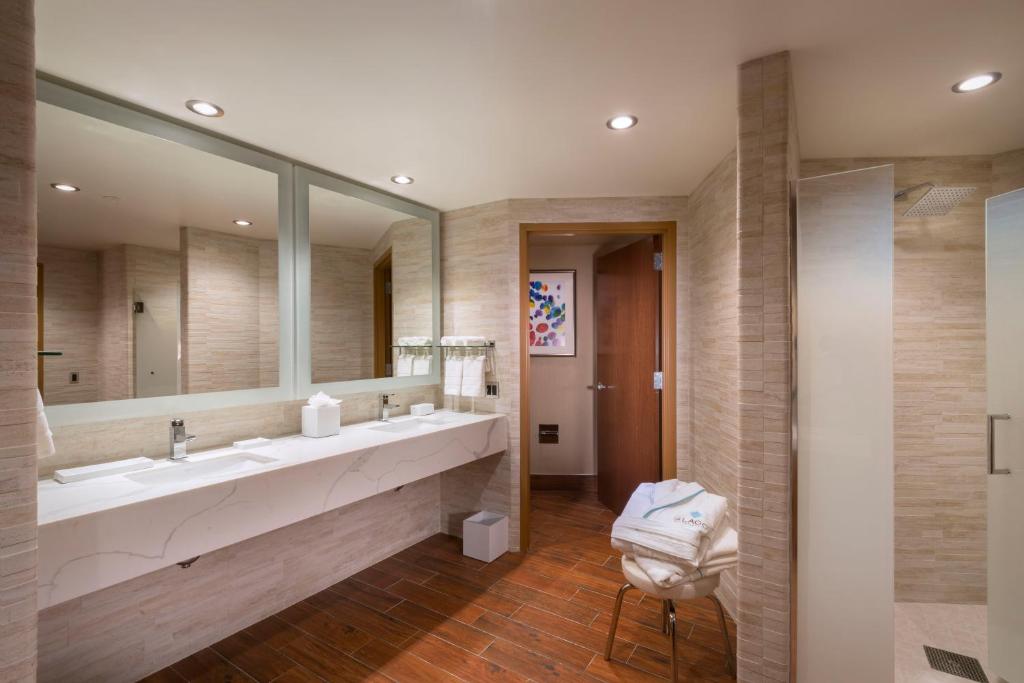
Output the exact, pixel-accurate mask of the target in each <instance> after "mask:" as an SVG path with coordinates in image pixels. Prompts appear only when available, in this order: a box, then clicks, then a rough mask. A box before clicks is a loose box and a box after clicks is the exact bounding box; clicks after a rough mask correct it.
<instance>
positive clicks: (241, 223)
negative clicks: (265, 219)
mask: <svg viewBox="0 0 1024 683" xmlns="http://www.w3.org/2000/svg"><path fill="white" fill-rule="evenodd" d="M232 222H233V223H234V224H235V225H238V226H241V227H243V228H248V227H249V226H251V225H252V221H250V220H246V219H245V218H236V219H235V220H234V221H232Z"/></svg>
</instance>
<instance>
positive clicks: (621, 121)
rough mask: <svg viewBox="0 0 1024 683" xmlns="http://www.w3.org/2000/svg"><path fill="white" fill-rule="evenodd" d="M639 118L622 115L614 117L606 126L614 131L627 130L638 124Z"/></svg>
mask: <svg viewBox="0 0 1024 683" xmlns="http://www.w3.org/2000/svg"><path fill="white" fill-rule="evenodd" d="M637 121H639V119H637V117H635V116H632V115H630V114H620V115H619V116H613V117H611V118H610V119H608V123H607V124H605V125H607V126H608V127H609V128H611V129H612V130H626V129H627V128H632V127H633V126H635V125H636V124H637Z"/></svg>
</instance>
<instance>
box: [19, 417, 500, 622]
mask: <svg viewBox="0 0 1024 683" xmlns="http://www.w3.org/2000/svg"><path fill="white" fill-rule="evenodd" d="M449 419H450V420H452V421H451V422H450V423H445V424H443V425H440V426H431V427H426V426H424V427H422V428H417V429H410V430H409V431H396V432H390V431H379V430H377V429H374V426H375V425H374V424H373V423H370V424H363V425H352V426H348V427H344V428H342V432H341V434H339V435H338V436H333V437H327V438H323V439H309V438H306V437H302V436H291V437H284V438H280V439H275V440H274V441H273V442H272V444H271V445H269V446H265V447H261V448H256V449H250V450H249V451H246V452H245V453H249V454H253V455H255V456H261V457H263V458H264V459H268V460H269V459H270V458H273V459H274V461H273V463H272V464H269V465H265V466H261V467H260V468H259V469H257V470H255V471H250V472H243V473H241V474H235V475H225V476H221V477H219V478H210V477H206V478H204V479H202V480H201V481H200V482H194V481H193V482H188V481H178V480H175V479H174V478H173V476H172V477H171V478H170V479H169V480H159V479H156V481H161V483H158V484H142V483H139V482H138V481H134V480H133V479H131V478H130V476H131V475H112V476H109V477H103V478H101V479H95V480H92V481H85V482H78V483H74V484H58V483H56V482H54V481H52V480H47V481H42V482H40V484H39V508H40V510H39V512H40V515H39V517H40V522H39V524H40V526H39V608H40V609H43V608H46V607H50V606H52V605H56V604H58V603H61V602H64V601H66V600H70V599H72V598H75V597H78V596H81V595H85V594H87V593H92V592H94V591H97V590H100V589H102V588H106V587H108V586H112V585H114V584H117V583H120V582H122V581H126V580H128V579H131V578H134V577H136V576H140V575H142V574H146V573H149V572H152V571H155V570H157V569H160V568H162V567H166V566H169V565H171V564H173V563H176V562H183V561H185V560H188V559H191V558H193V557H195V556H197V555H202V554H203V553H207V552H210V551H212V550H216V549H217V548H223V547H225V546H229V545H231V544H234V543H238V542H239V541H242V540H245V539H247V538H252V537H253V536H258V535H259V534H263V533H266V532H268V531H272V530H274V529H277V528H280V527H283V526H287V525H289V524H293V523H295V522H298V521H301V520H303V519H307V518H310V517H314V516H316V515H319V514H322V513H324V512H326V511H328V510H333V509H335V508H338V507H341V506H343V505H348V504H350V503H354V502H356V501H358V500H362V499H364V498H369V497H370V496H373V495H376V494H378V493H380V492H382V491H387V490H390V489H393V488H396V487H398V486H403V485H405V484H408V483H410V482H413V481H417V480H419V479H423V478H426V477H430V476H433V475H435V474H437V473H439V472H443V471H445V470H449V469H452V468H455V467H459V466H461V465H465V464H467V463H469V462H472V461H474V460H478V459H480V458H484V457H487V456H489V455H493V454H495V453H500V452H503V451H505V450H506V449H507V447H508V422H507V419H506V418H505V417H504V416H502V415H459V414H452V415H451V416H450V418H449ZM406 421H410V420H406ZM389 424H396V425H401V424H402V421H396V422H394V423H389ZM378 425H379V423H378ZM239 453H242V452H241V451H239V450H238V449H233V448H228V449H218V450H216V451H209V452H206V453H197V454H194V455H192V456H190V460H192V459H193V458H194V459H195V461H194V462H196V463H202V462H204V461H205V460H210V459H214V458H217V457H225V456H233V455H235V456H237V454H239ZM175 467H180V464H179V463H171V462H166V461H164V462H161V463H159V464H158V465H157V466H156V467H154V468H151V469H149V470H146V472H147V473H153V472H161V471H166V472H168V473H170V474H172V475H174V474H176V471H175V470H173V469H172V468H175ZM147 476H150V475H147ZM140 478H141V477H140ZM150 480H152V479H149V480H146V481H150ZM199 561H200V562H201V561H202V560H201V559H200V560H199Z"/></svg>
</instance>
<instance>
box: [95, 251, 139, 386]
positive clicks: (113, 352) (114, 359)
mask: <svg viewBox="0 0 1024 683" xmlns="http://www.w3.org/2000/svg"><path fill="white" fill-rule="evenodd" d="M127 268H128V261H127V250H126V247H125V246H124V245H120V246H117V247H111V248H110V249H104V250H103V251H101V252H100V302H99V313H100V319H99V339H98V342H97V348H98V360H99V394H98V396H97V400H100V401H112V400H116V399H122V398H130V397H131V396H132V395H133V394H134V391H133V385H134V376H133V374H132V361H133V356H134V354H133V352H132V337H133V330H132V319H131V315H132V313H131V298H130V293H129V291H128V270H127Z"/></svg>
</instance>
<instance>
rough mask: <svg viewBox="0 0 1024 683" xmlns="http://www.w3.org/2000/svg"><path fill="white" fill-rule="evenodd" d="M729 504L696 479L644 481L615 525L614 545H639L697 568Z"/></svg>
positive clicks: (613, 530) (613, 529)
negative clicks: (695, 480)
mask: <svg viewBox="0 0 1024 683" xmlns="http://www.w3.org/2000/svg"><path fill="white" fill-rule="evenodd" d="M726 507H727V501H726V499H725V498H723V497H722V496H716V495H715V494H713V493H708V492H707V491H705V490H704V487H702V486H700V485H699V484H696V483H692V482H682V481H679V480H678V479H670V480H668V481H663V482H658V483H657V484H641V485H640V487H639V488H637V490H636V491H635V492H634V493H633V496H632V497H631V498H630V501H629V504H627V505H626V509H625V510H624V511H623V513H622V515H621V516H620V517H619V518H618V519H617V520H615V523H614V524H613V525H612V545H613V546H614V547H617V548H619V547H629V546H630V545H632V546H639V547H641V548H646V549H649V550H652V551H655V552H657V553H663V554H664V555H666V556H668V557H671V558H673V559H674V560H677V561H681V562H683V563H685V564H687V565H690V566H692V567H694V568H697V567H699V566H700V563H701V561H702V560H703V559H704V558H703V555H704V554H705V553H706V551H707V549H708V547H709V546H710V542H705V541H710V539H711V537H713V536H714V535H715V530H716V529H717V528H718V525H719V523H720V522H721V521H723V520H724V518H725V512H726Z"/></svg>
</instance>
